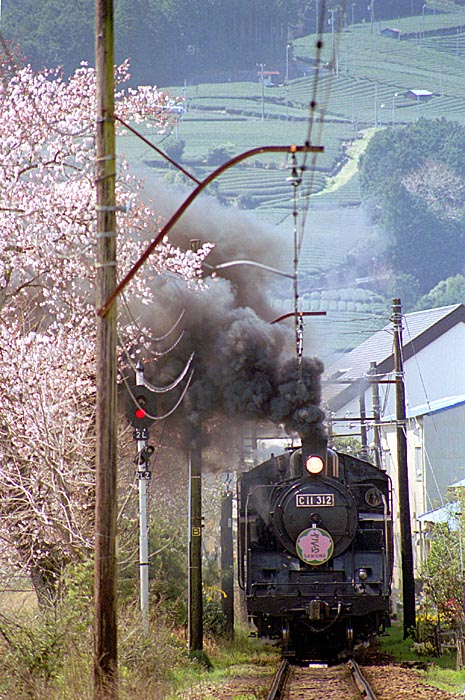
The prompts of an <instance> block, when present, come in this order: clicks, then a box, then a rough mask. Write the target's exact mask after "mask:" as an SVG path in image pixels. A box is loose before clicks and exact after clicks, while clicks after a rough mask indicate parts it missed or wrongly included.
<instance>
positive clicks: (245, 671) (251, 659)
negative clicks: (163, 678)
mask: <svg viewBox="0 0 465 700" xmlns="http://www.w3.org/2000/svg"><path fill="white" fill-rule="evenodd" d="M205 648H206V652H207V654H208V657H209V659H210V660H211V662H212V666H213V668H212V669H211V670H209V671H207V670H206V669H205V668H203V667H202V666H200V665H195V664H191V665H190V666H189V667H186V668H178V669H176V671H174V673H173V691H172V692H171V694H168V695H167V696H166V698H165V700H183V699H185V698H189V699H191V698H202V700H204V699H206V698H215V699H216V700H218V698H223V697H225V698H226V697H227V698H229V697H231V694H230V693H231V689H230V686H229V684H230V683H233V684H234V685H236V684H237V681H238V679H242V680H243V681H244V683H245V686H246V687H245V688H244V693H243V694H241V695H237V692H236V690H235V692H234V697H235V698H241V700H257V698H258V697H261V695H260V694H259V691H258V687H259V686H260V685H263V687H264V688H267V686H268V685H269V682H270V681H271V678H272V676H273V674H274V672H275V670H276V667H277V664H278V663H279V649H278V648H277V647H272V646H270V645H266V644H265V643H263V642H261V641H259V640H257V639H253V638H250V637H249V636H248V632H247V630H239V631H238V632H236V634H235V637H234V640H232V641H230V642H223V641H222V642H221V643H220V644H217V643H215V642H214V641H212V640H209V641H208V640H207V641H206V642H205ZM263 697H265V695H264V696H263Z"/></svg>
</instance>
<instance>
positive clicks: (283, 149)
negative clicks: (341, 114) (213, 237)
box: [97, 144, 324, 317]
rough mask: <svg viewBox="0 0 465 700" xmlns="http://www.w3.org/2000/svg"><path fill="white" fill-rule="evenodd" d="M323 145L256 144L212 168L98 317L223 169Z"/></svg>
mask: <svg viewBox="0 0 465 700" xmlns="http://www.w3.org/2000/svg"><path fill="white" fill-rule="evenodd" d="M323 151H324V147H323V146H310V145H309V144H306V145H304V146H295V145H291V146H258V147H257V148H252V149H250V150H249V151H244V152H243V153H239V154H238V155H237V156H234V158H231V159H230V160H228V161H227V162H226V163H223V164H222V165H220V166H219V167H218V168H216V170H213V172H211V173H210V175H208V176H207V177H206V178H205V180H202V182H199V184H198V185H197V187H196V188H195V189H194V190H193V191H192V192H191V193H190V195H189V196H188V197H187V199H185V200H184V202H183V203H182V204H181V206H180V207H178V209H177V210H176V211H175V213H174V214H173V215H172V217H171V218H170V219H169V221H168V222H167V223H166V224H165V225H164V226H163V228H162V229H161V230H160V231H159V232H158V234H157V236H156V237H155V238H154V240H153V241H152V242H151V243H150V245H149V246H148V247H147V248H146V249H145V251H144V252H143V253H142V255H141V256H140V258H139V260H138V261H137V262H136V263H135V264H134V265H133V266H132V268H131V269H130V270H129V272H128V273H127V274H126V276H125V277H124V278H123V279H122V280H121V282H120V283H119V284H118V285H117V287H116V288H115V290H114V291H113V293H112V294H110V295H109V296H108V298H107V300H106V301H105V303H104V304H103V305H102V306H101V307H100V308H99V309H98V310H97V315H98V316H100V317H103V316H105V315H106V314H107V313H108V311H109V309H110V308H111V306H112V304H113V302H114V301H115V299H117V297H118V296H119V295H120V294H121V292H122V291H123V290H124V289H125V287H126V286H127V285H128V284H129V282H130V281H131V280H132V278H133V277H134V276H135V275H136V273H137V272H138V271H139V269H140V268H141V267H142V265H143V264H144V263H145V262H146V260H147V259H148V258H149V257H150V255H151V254H152V253H153V251H154V250H155V248H156V247H157V245H158V244H159V243H160V241H162V240H163V238H164V237H165V236H166V235H167V234H168V232H169V231H171V229H172V228H173V226H174V225H175V224H176V223H177V222H178V221H179V219H180V218H181V216H182V215H183V214H184V212H185V211H186V210H187V209H188V208H189V206H190V205H191V204H192V202H193V201H194V199H196V198H197V197H198V195H199V194H200V193H201V192H203V190H204V189H205V188H206V187H208V185H209V184H210V183H211V182H213V180H215V179H216V178H217V177H218V176H219V175H221V173H223V172H224V171H225V170H228V169H229V168H232V167H233V166H234V165H238V164H239V163H241V162H242V161H243V160H246V159H247V158H253V157H255V156H258V155H260V154H262V153H291V154H292V153H323Z"/></svg>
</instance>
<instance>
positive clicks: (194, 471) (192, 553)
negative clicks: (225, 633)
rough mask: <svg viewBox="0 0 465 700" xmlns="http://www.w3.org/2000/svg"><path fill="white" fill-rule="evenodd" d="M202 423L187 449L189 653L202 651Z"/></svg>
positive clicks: (197, 425)
mask: <svg viewBox="0 0 465 700" xmlns="http://www.w3.org/2000/svg"><path fill="white" fill-rule="evenodd" d="M201 432H202V427H201V423H200V422H199V423H194V424H193V425H192V428H191V437H190V449H189V576H188V578H189V581H188V588H189V590H188V625H187V626H188V636H189V641H188V646H189V653H190V654H195V653H201V652H202V651H203V601H202V446H201V439H202V438H201Z"/></svg>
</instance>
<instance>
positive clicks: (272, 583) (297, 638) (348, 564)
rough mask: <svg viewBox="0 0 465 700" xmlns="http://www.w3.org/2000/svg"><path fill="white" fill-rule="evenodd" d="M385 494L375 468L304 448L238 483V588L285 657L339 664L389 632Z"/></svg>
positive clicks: (310, 444) (385, 483)
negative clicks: (361, 644) (383, 633)
mask: <svg viewBox="0 0 465 700" xmlns="http://www.w3.org/2000/svg"><path fill="white" fill-rule="evenodd" d="M391 512H392V508H391V485H390V479H389V477H388V475H387V474H386V473H385V472H384V471H382V470H381V469H378V468H377V467H375V466H374V465H373V464H371V463H369V462H367V461H364V460H362V459H358V458H356V457H353V456H350V455H347V454H343V453H341V452H335V451H333V450H331V449H328V447H327V440H326V439H325V438H320V437H318V438H316V439H313V440H310V439H303V440H302V448H301V449H297V450H294V451H292V452H288V453H285V454H281V455H279V456H276V457H271V459H269V460H267V461H266V462H263V463H262V464H260V465H258V466H256V467H254V468H253V469H251V470H250V471H248V472H245V473H243V474H242V475H241V477H240V479H239V482H238V518H239V522H238V549H239V552H238V554H239V556H238V560H239V566H238V576H239V585H240V587H241V588H242V589H243V590H244V592H245V598H246V606H247V613H248V615H249V618H250V619H251V621H253V622H254V624H255V626H256V628H257V634H258V636H259V637H267V638H271V639H280V640H281V644H282V651H283V654H284V655H285V656H288V657H295V659H296V660H299V659H301V660H303V659H315V658H317V659H324V658H325V659H328V658H336V657H339V658H340V657H343V656H347V655H349V654H351V653H352V651H353V650H354V648H355V647H356V646H357V645H359V644H360V643H363V642H365V641H368V640H369V639H370V638H371V637H372V636H373V635H376V634H378V633H380V632H382V631H383V629H384V627H385V626H386V625H388V624H389V609H390V607H389V606H390V601H389V598H390V586H391V575H392V563H393V547H392V521H391Z"/></svg>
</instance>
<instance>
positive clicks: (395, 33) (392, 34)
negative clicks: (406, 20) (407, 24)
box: [381, 27, 401, 39]
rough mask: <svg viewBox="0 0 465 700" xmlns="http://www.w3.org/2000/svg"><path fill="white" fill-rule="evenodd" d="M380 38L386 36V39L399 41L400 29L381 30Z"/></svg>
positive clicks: (386, 28) (388, 28)
mask: <svg viewBox="0 0 465 700" xmlns="http://www.w3.org/2000/svg"><path fill="white" fill-rule="evenodd" d="M381 34H382V36H387V37H388V39H400V34H401V32H400V29H394V28H392V27H385V28H384V29H382V30H381Z"/></svg>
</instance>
